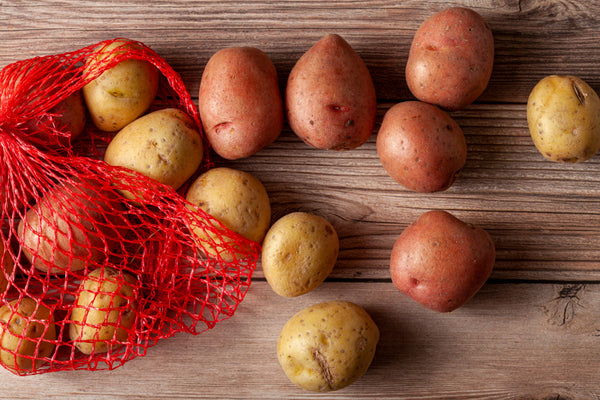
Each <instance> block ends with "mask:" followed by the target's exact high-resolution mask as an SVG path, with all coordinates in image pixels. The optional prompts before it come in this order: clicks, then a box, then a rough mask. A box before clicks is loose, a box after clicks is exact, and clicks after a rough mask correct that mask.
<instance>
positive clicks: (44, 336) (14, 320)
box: [0, 297, 56, 371]
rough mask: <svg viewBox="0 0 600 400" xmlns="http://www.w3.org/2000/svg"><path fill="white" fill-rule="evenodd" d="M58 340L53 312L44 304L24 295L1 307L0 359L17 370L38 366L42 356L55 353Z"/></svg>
mask: <svg viewBox="0 0 600 400" xmlns="http://www.w3.org/2000/svg"><path fill="white" fill-rule="evenodd" d="M55 340H56V326H55V325H54V316H53V315H52V312H51V311H50V309H49V308H48V307H46V306H45V305H43V304H37V302H36V301H35V300H34V299H32V298H29V297H24V298H22V299H21V300H19V299H15V300H12V301H11V302H9V303H8V304H5V305H3V306H2V307H0V360H1V361H2V364H3V365H4V366H5V367H7V368H9V369H11V370H15V371H31V370H33V369H34V368H38V367H39V366H40V365H41V364H42V363H43V362H44V360H43V358H45V357H50V356H51V355H52V352H53V351H54V348H55V347H56V346H55V344H54V343H53V342H54V341H55ZM30 357H34V358H36V360H35V362H34V360H33V359H32V358H30Z"/></svg>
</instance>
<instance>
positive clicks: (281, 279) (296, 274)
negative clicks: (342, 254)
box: [261, 212, 340, 297]
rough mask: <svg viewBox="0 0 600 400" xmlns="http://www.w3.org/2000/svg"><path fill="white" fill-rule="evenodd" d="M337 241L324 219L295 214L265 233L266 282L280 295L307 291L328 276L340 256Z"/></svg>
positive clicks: (264, 265)
mask: <svg viewBox="0 0 600 400" xmlns="http://www.w3.org/2000/svg"><path fill="white" fill-rule="evenodd" d="M339 247H340V244H339V239H338V235H337V232H336V231H335V229H334V228H333V226H332V225H331V224H330V223H329V221H327V220H326V219H325V218H323V217H320V216H318V215H314V214H311V213H306V212H294V213H290V214H287V215H285V216H283V217H281V218H280V219H278V220H277V221H276V222H275V223H274V224H273V225H272V226H271V228H270V229H269V230H268V232H267V234H266V236H265V240H264V242H263V248H262V262H261V264H262V268H263V271H264V274H265V278H266V279H267V282H268V283H269V285H270V286H271V288H272V289H273V291H274V292H275V293H277V294H279V295H280V296H284V297H296V296H300V295H303V294H305V293H308V292H310V291H311V290H313V289H314V288H316V287H317V286H319V285H320V284H321V283H323V281H324V280H325V279H326V278H327V276H329V274H330V273H331V271H332V270H333V267H334V266H335V263H336V260H337V256H338V253H339Z"/></svg>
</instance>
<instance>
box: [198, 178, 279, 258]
mask: <svg viewBox="0 0 600 400" xmlns="http://www.w3.org/2000/svg"><path fill="white" fill-rule="evenodd" d="M186 200H187V201H188V202H189V203H190V209H193V208H194V206H198V207H199V208H201V209H202V210H204V211H205V212H206V213H207V214H209V215H211V216H213V217H214V218H216V219H217V220H218V221H219V222H221V223H222V224H223V225H224V226H225V227H226V228H228V229H230V230H232V231H233V232H235V233H237V234H239V235H241V236H243V237H245V238H246V239H249V240H252V241H254V242H257V243H262V241H263V239H264V237H265V234H266V232H267V229H269V225H270V224H271V202H270V200H269V195H268V194H267V191H266V189H265V187H264V186H263V184H262V183H261V182H260V181H259V180H258V179H257V178H256V177H255V176H253V175H251V174H250V173H248V172H244V171H239V170H235V169H232V168H227V167H219V168H213V169H210V170H208V171H206V172H205V173H203V174H202V175H200V176H199V177H198V178H197V179H196V180H195V181H194V182H193V183H192V184H191V185H190V187H189V189H188V192H187V194H186ZM213 229H214V230H215V231H214V232H213V231H204V230H203V229H202V228H201V227H198V226H192V231H193V233H194V235H196V238H197V241H198V242H200V243H202V245H203V246H204V247H205V251H206V253H207V254H206V255H207V256H210V257H214V256H216V255H217V254H219V255H220V256H221V257H222V258H223V259H225V260H228V261H230V260H232V259H233V257H234V256H235V257H238V256H239V255H240V254H236V253H237V251H236V250H235V249H234V251H233V252H230V251H225V250H226V249H227V248H228V246H231V245H232V244H233V243H231V242H229V241H228V240H227V239H226V237H223V236H222V235H223V233H224V232H223V230H222V229H221V228H220V227H219V226H214V227H213ZM213 241H214V242H215V243H214V246H209V244H212V242H213ZM238 249H239V248H238Z"/></svg>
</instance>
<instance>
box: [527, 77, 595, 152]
mask: <svg viewBox="0 0 600 400" xmlns="http://www.w3.org/2000/svg"><path fill="white" fill-rule="evenodd" d="M527 122H528V125H529V132H530V134H531V138H532V140H533V143H534V144H535V146H536V148H537V149H538V150H539V152H540V153H542V155H543V156H544V157H546V158H547V159H548V160H550V161H556V162H581V161H585V160H588V159H589V158H591V157H592V156H593V155H595V154H596V153H597V152H598V150H600V98H599V97H598V94H597V93H596V92H595V91H594V89H592V88H591V87H590V86H589V85H588V84H587V83H586V82H584V81H583V80H581V79H580V78H578V77H575V76H571V75H550V76H547V77H545V78H543V79H542V80H540V81H539V82H538V83H537V84H536V85H535V87H534V88H533V89H532V91H531V93H530V94H529V98H528V100H527Z"/></svg>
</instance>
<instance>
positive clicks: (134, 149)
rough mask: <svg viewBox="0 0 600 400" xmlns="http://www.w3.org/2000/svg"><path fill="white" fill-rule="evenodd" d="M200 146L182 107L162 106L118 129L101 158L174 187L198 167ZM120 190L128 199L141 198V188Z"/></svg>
mask: <svg viewBox="0 0 600 400" xmlns="http://www.w3.org/2000/svg"><path fill="white" fill-rule="evenodd" d="M203 147H204V146H203V144H202V137H201V136H200V133H198V131H197V130H196V128H195V126H194V123H193V121H192V119H191V118H190V117H189V116H188V115H187V114H186V113H184V112H183V111H181V110H178V109H175V108H165V109H162V110H158V111H154V112H151V113H150V114H147V115H144V116H143V117H140V118H138V119H136V120H135V121H133V122H132V123H130V124H129V125H127V126H126V127H125V128H123V129H121V130H120V131H119V133H118V134H117V135H116V136H115V137H114V138H113V139H112V140H111V141H110V143H109V144H108V147H107V148H106V153H105V154H104V161H105V162H106V163H107V164H110V165H115V166H120V167H125V168H128V169H130V170H133V171H136V172H139V173H140V174H142V175H145V176H147V177H149V178H152V179H154V180H157V181H158V182H160V183H163V184H165V185H167V186H171V187H172V188H173V189H175V190H177V189H179V187H181V185H183V184H184V183H185V181H187V180H188V179H189V178H190V177H191V176H192V175H193V174H194V172H196V170H197V169H198V167H199V166H200V163H201V162H202V158H203V157H204V152H203ZM120 192H121V193H122V194H123V195H124V196H125V197H127V198H130V199H133V198H136V197H138V196H142V197H143V191H140V192H139V193H138V192H136V191H126V190H120Z"/></svg>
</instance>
